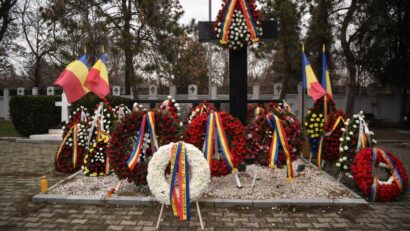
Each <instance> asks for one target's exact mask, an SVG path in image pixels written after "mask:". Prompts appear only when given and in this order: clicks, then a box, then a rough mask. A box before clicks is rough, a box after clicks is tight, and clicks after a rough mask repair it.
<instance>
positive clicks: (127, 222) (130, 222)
mask: <svg viewBox="0 0 410 231" xmlns="http://www.w3.org/2000/svg"><path fill="white" fill-rule="evenodd" d="M136 224H137V221H127V220H122V221H121V222H120V225H136Z"/></svg>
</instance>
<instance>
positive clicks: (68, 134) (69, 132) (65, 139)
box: [55, 124, 78, 168]
mask: <svg viewBox="0 0 410 231" xmlns="http://www.w3.org/2000/svg"><path fill="white" fill-rule="evenodd" d="M76 125H77V124H74V125H73V126H72V127H71V128H70V130H68V132H67V134H66V135H65V137H64V139H63V141H62V142H61V145H60V147H59V148H58V150H57V154H56V157H55V160H56V161H55V162H56V163H57V166H58V167H60V164H59V162H58V159H59V158H60V155H61V152H62V151H63V148H64V145H65V143H66V142H67V140H68V139H69V138H70V136H71V134H72V133H74V129H77V128H76V127H77V126H76ZM73 139H74V141H75V142H77V135H74V137H73ZM77 155H78V151H77V145H76V144H75V145H73V166H74V168H75V167H76V166H77ZM74 156H75V157H74Z"/></svg>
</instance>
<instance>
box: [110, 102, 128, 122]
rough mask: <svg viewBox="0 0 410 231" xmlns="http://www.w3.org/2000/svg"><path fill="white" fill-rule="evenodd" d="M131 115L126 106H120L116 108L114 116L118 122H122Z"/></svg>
mask: <svg viewBox="0 0 410 231" xmlns="http://www.w3.org/2000/svg"><path fill="white" fill-rule="evenodd" d="M130 113H131V110H130V109H129V108H128V107H127V106H125V105H124V104H120V105H118V106H115V108H114V116H115V119H116V120H122V119H123V118H124V117H125V116H126V115H128V114H130Z"/></svg>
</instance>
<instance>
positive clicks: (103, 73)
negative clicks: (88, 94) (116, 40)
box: [85, 54, 110, 98]
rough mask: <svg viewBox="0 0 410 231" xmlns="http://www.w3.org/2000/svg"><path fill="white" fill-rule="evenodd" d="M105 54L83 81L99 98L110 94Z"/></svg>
mask: <svg viewBox="0 0 410 231" xmlns="http://www.w3.org/2000/svg"><path fill="white" fill-rule="evenodd" d="M106 62H107V61H106V57H105V54H102V55H101V57H100V59H98V61H97V62H96V63H95V64H94V66H93V67H92V68H91V70H90V73H88V75H87V79H86V80H85V86H87V87H88V89H90V90H91V91H92V92H94V94H96V95H97V96H98V97H100V98H104V97H105V96H107V95H108V94H110V82H109V80H108V71H107V66H106Z"/></svg>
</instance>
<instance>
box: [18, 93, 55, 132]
mask: <svg viewBox="0 0 410 231" xmlns="http://www.w3.org/2000/svg"><path fill="white" fill-rule="evenodd" d="M60 100H61V97H60V96H40V95H39V96H31V95H28V96H14V97H12V98H11V100H10V116H11V120H12V123H13V126H14V128H15V129H16V130H17V131H18V132H19V133H20V134H22V135H24V136H29V135H32V134H42V133H47V132H48V129H50V128H56V127H58V126H59V125H60V121H61V107H56V106H55V102H56V101H60Z"/></svg>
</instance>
